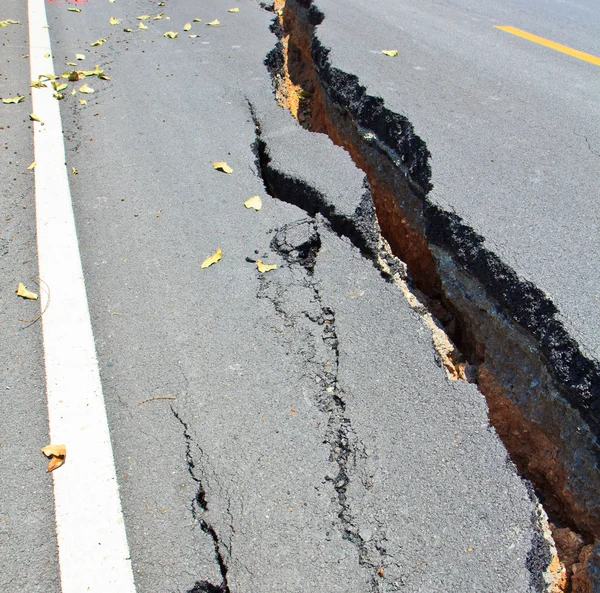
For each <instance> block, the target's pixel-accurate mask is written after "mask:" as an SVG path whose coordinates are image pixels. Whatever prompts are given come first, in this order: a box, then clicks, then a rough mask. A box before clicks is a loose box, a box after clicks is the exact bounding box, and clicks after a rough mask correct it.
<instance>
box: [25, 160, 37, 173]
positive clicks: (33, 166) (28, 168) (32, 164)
mask: <svg viewBox="0 0 600 593" xmlns="http://www.w3.org/2000/svg"><path fill="white" fill-rule="evenodd" d="M35 165H36V162H35V161H33V163H31V165H29V167H27V170H28V171H31V170H33V169H35Z"/></svg>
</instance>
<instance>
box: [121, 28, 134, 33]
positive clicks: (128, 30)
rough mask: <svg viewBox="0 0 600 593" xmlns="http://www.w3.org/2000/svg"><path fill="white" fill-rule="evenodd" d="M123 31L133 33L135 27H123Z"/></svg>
mask: <svg viewBox="0 0 600 593" xmlns="http://www.w3.org/2000/svg"><path fill="white" fill-rule="evenodd" d="M123 31H125V33H131V32H132V31H133V29H130V28H129V27H127V28H126V29H123Z"/></svg>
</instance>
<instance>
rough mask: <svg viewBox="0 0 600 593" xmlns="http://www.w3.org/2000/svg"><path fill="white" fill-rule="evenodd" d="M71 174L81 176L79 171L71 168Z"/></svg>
mask: <svg viewBox="0 0 600 593" xmlns="http://www.w3.org/2000/svg"><path fill="white" fill-rule="evenodd" d="M71 173H73V175H79V171H78V170H77V169H76V168H75V167H71Z"/></svg>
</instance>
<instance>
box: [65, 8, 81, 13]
mask: <svg viewBox="0 0 600 593" xmlns="http://www.w3.org/2000/svg"><path fill="white" fill-rule="evenodd" d="M67 10H68V11H69V12H81V8H67Z"/></svg>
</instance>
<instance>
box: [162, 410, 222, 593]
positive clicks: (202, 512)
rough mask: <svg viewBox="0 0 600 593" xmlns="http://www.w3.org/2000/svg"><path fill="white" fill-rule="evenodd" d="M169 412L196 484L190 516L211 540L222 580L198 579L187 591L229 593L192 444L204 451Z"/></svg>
mask: <svg viewBox="0 0 600 593" xmlns="http://www.w3.org/2000/svg"><path fill="white" fill-rule="evenodd" d="M171 412H172V413H173V416H175V418H176V419H177V421H178V422H179V423H180V424H181V426H183V436H184V438H185V460H186V463H187V467H188V473H189V474H190V477H191V478H192V480H194V482H195V483H196V485H197V488H198V490H197V492H196V495H195V497H194V500H192V503H191V509H190V510H191V513H192V518H193V519H194V521H195V522H196V523H198V525H199V526H200V529H202V531H203V532H204V533H205V534H206V535H208V536H209V537H210V538H211V540H212V542H213V547H214V551H215V560H216V561H217V564H218V566H219V571H220V573H221V579H222V582H221V584H220V585H214V584H212V583H209V582H207V581H198V582H197V583H196V584H195V585H194V587H193V588H192V589H190V590H189V591H188V593H200V592H201V591H204V592H206V593H231V592H230V589H229V585H228V582H227V572H228V567H227V563H226V561H225V557H224V553H223V550H222V548H221V540H220V539H219V536H218V534H217V532H216V530H215V528H214V527H213V526H212V525H211V524H210V523H209V522H208V521H207V520H206V518H205V516H206V513H207V511H208V501H207V498H206V488H205V486H204V483H203V481H202V475H200V477H199V476H198V475H196V474H197V472H198V471H199V472H200V474H202V473H203V471H202V469H201V467H197V464H198V465H199V462H198V461H194V456H193V454H192V445H193V444H195V446H196V448H197V449H198V451H199V452H200V458H201V459H202V457H203V456H204V451H203V450H202V448H201V447H200V446H199V445H198V444H197V443H194V442H193V438H192V435H191V434H190V431H189V427H188V425H187V424H186V423H185V422H184V420H183V418H182V417H181V416H180V415H179V413H178V412H177V410H175V408H174V407H173V406H172V405H171Z"/></svg>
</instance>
